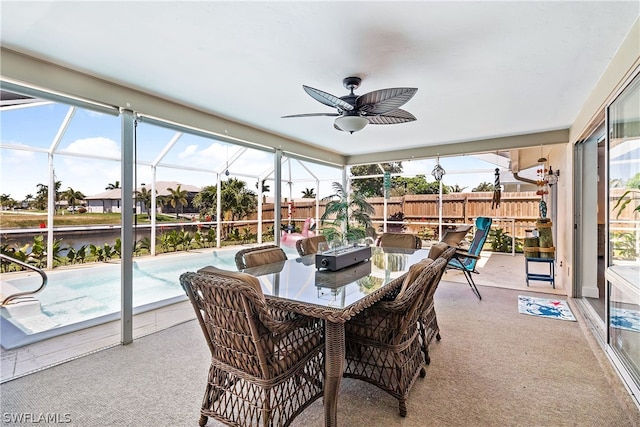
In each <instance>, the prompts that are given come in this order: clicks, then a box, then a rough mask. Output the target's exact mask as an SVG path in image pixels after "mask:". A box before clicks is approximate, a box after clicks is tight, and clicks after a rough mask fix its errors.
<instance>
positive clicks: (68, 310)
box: [1, 247, 298, 348]
mask: <svg viewBox="0 0 640 427" xmlns="http://www.w3.org/2000/svg"><path fill="white" fill-rule="evenodd" d="M283 249H284V250H285V252H286V253H287V255H288V257H289V258H295V257H297V256H298V254H297V252H295V249H292V248H288V247H283ZM237 250H238V249H237V248H235V249H222V250H214V251H211V250H207V251H206V252H186V253H179V254H164V255H159V256H156V257H147V258H144V259H139V260H138V259H136V260H135V261H134V263H133V307H134V314H138V313H142V312H144V311H148V310H152V309H155V308H159V307H162V306H166V305H169V304H173V303H175V302H179V301H183V300H186V295H185V293H184V290H183V289H182V287H181V286H180V282H179V277H180V274H182V273H184V272H185V271H196V270H198V269H200V268H202V267H204V266H207V265H214V266H216V267H218V268H223V269H228V270H236V265H235V260H234V257H235V254H236V252H237ZM34 276H37V275H34V274H21V275H19V277H15V278H5V277H3V279H2V280H3V282H6V283H9V284H10V285H11V286H13V287H15V288H18V289H25V288H26V289H33V287H34V283H39V282H37V279H36V278H35V277H34ZM47 276H48V277H49V281H48V284H47V287H46V288H45V289H44V290H43V291H42V292H41V293H39V294H37V295H36V298H37V299H38V300H39V302H40V305H39V307H38V306H37V305H36V307H35V310H25V309H22V310H18V311H17V312H16V311H14V312H13V313H12V314H11V315H10V314H8V312H7V310H5V309H3V310H2V319H1V320H2V336H1V340H2V346H3V347H4V348H12V347H16V345H15V344H13V345H12V343H13V342H16V340H17V341H18V342H26V341H25V337H24V336H23V335H27V336H31V339H29V340H28V341H31V342H33V341H36V340H39V339H45V338H49V337H52V336H56V335H60V334H62V333H68V332H72V331H75V330H80V329H83V328H86V327H89V326H95V325H96V324H100V323H106V322H109V321H112V320H116V319H118V318H119V317H120V304H121V301H120V290H121V284H120V276H121V273H120V264H119V263H113V264H96V265H91V266H88V267H83V268H75V269H69V270H55V271H52V272H48V273H47ZM37 277H38V278H39V276H37ZM35 286H37V284H36V285H35ZM35 335H38V337H36V336H35ZM36 338H38V339H36Z"/></svg>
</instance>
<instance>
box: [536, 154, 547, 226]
mask: <svg viewBox="0 0 640 427" xmlns="http://www.w3.org/2000/svg"><path fill="white" fill-rule="evenodd" d="M538 162H539V163H540V166H539V167H538V169H537V171H536V172H537V173H538V179H537V180H536V184H537V185H538V190H537V191H536V194H537V195H538V196H540V203H539V204H538V209H539V211H540V218H546V217H547V201H546V195H547V194H549V187H548V185H549V183H548V181H547V172H548V170H547V166H546V162H547V159H546V158H545V157H540V158H539V159H538Z"/></svg>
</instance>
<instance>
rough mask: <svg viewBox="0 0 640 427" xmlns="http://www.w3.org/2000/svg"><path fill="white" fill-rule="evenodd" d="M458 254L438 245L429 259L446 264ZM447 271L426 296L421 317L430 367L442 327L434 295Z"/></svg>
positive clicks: (423, 347)
mask: <svg viewBox="0 0 640 427" xmlns="http://www.w3.org/2000/svg"><path fill="white" fill-rule="evenodd" d="M455 252H456V248H455V247H451V246H449V245H448V244H446V243H444V242H439V243H436V244H435V245H433V246H431V249H430V250H429V255H428V257H429V259H432V260H434V261H435V260H437V259H444V260H445V262H446V263H448V262H449V260H451V258H452V257H453V255H454V253H455ZM445 270H446V265H445V268H443V269H442V270H441V271H440V273H439V276H438V277H437V278H436V281H437V283H436V286H433V287H432V288H431V289H430V291H429V292H428V293H427V295H426V296H425V298H426V302H425V305H424V311H423V312H422V316H420V335H421V336H422V352H423V353H424V360H425V363H426V364H427V365H428V364H430V363H431V358H430V357H429V344H430V343H431V341H433V339H434V338H435V339H436V340H438V341H440V339H441V336H440V326H439V325H438V317H437V316H436V308H435V303H434V298H433V297H434V295H435V293H436V288H437V284H438V283H440V280H442V275H443V274H444V272H445Z"/></svg>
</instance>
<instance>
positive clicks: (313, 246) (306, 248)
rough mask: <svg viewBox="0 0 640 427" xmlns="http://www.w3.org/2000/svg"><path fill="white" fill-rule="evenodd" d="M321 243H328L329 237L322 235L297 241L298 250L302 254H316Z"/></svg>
mask: <svg viewBox="0 0 640 427" xmlns="http://www.w3.org/2000/svg"><path fill="white" fill-rule="evenodd" d="M320 243H327V238H326V237H324V236H322V235H320V236H313V237H307V238H303V239H299V240H298V241H296V250H297V251H298V254H299V255H300V256H305V255H309V254H315V253H316V252H318V246H319V245H320Z"/></svg>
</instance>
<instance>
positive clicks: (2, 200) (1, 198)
mask: <svg viewBox="0 0 640 427" xmlns="http://www.w3.org/2000/svg"><path fill="white" fill-rule="evenodd" d="M14 204H15V200H13V199H12V198H11V195H10V194H6V193H5V194H0V205H1V206H2V210H4V208H10V207H12V206H13V205H14Z"/></svg>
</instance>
